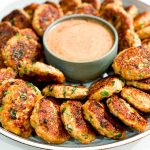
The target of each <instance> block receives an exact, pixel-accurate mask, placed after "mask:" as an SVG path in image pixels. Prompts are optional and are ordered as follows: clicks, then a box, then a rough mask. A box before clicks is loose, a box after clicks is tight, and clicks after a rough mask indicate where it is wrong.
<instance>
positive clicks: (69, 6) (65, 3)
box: [59, 0, 82, 13]
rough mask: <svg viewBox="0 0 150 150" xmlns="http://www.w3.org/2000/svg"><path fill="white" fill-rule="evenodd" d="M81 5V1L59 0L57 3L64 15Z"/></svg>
mask: <svg viewBox="0 0 150 150" xmlns="http://www.w3.org/2000/svg"><path fill="white" fill-rule="evenodd" d="M81 3H82V2H81V0H60V2H59V4H60V6H61V8H62V10H63V12H64V13H67V12H69V11H73V10H74V9H75V8H76V7H79V6H80V5H81Z"/></svg>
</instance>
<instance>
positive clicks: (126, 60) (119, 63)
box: [112, 46, 150, 80]
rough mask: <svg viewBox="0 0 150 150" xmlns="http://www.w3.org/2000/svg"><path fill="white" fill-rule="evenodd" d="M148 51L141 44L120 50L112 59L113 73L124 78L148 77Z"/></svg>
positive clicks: (149, 75)
mask: <svg viewBox="0 0 150 150" xmlns="http://www.w3.org/2000/svg"><path fill="white" fill-rule="evenodd" d="M149 56H150V51H149V50H148V49H146V48H144V47H142V46H139V47H131V48H128V49H125V50H123V51H122V52H120V53H119V54H118V55H117V56H116V58H115V59H114V61H113V64H112V67H113V69H114V72H115V74H119V75H121V76H122V77H123V78H124V79H126V80H142V79H147V78H150V57H149Z"/></svg>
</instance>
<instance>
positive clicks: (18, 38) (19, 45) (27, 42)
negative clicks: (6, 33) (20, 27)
mask: <svg viewBox="0 0 150 150" xmlns="http://www.w3.org/2000/svg"><path fill="white" fill-rule="evenodd" d="M40 53H41V52H40V47H39V44H38V42H37V41H35V40H33V39H29V38H27V37H26V36H22V35H20V34H17V35H15V36H13V37H12V38H11V39H9V41H8V42H7V44H6V45H5V47H4V48H3V49H2V56H3V59H4V63H5V65H6V66H7V67H12V68H13V69H16V70H18V68H19V67H21V66H20V65H21V62H23V61H24V60H26V59H29V60H31V61H36V60H38V59H39V57H40V56H39V55H40Z"/></svg>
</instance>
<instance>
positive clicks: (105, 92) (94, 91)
mask: <svg viewBox="0 0 150 150" xmlns="http://www.w3.org/2000/svg"><path fill="white" fill-rule="evenodd" d="M122 80H123V79H122ZM122 80H121V79H119V78H116V77H113V76H109V77H106V78H103V79H101V80H99V81H96V82H95V83H93V84H92V85H91V86H90V88H89V93H88V99H89V100H96V101H100V100H102V99H104V98H107V97H110V96H112V95H113V94H114V93H119V92H120V91H121V90H122V87H123V86H124V82H123V81H124V80H123V81H122Z"/></svg>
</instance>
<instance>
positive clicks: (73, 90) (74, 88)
mask: <svg viewBox="0 0 150 150" xmlns="http://www.w3.org/2000/svg"><path fill="white" fill-rule="evenodd" d="M76 90H77V87H76V86H74V87H73V89H72V92H71V95H72V94H73V93H74V92H75V91H76Z"/></svg>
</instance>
